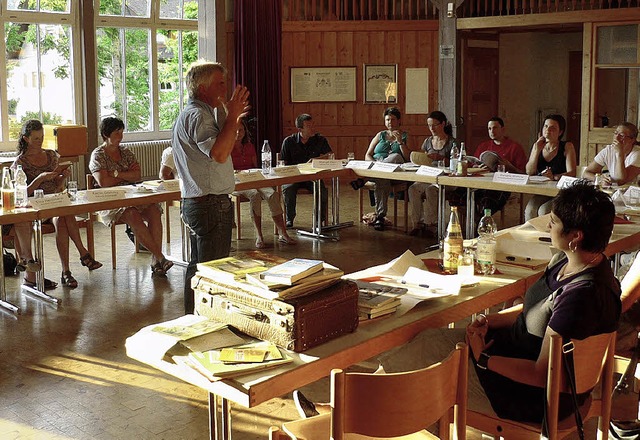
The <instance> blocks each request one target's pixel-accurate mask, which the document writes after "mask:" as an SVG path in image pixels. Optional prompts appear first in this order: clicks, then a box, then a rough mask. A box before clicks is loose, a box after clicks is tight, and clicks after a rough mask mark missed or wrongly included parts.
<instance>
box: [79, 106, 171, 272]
mask: <svg viewBox="0 0 640 440" xmlns="http://www.w3.org/2000/svg"><path fill="white" fill-rule="evenodd" d="M123 132H124V122H122V120H121V119H118V118H105V119H103V120H102V122H101V123H100V135H101V136H102V139H103V140H104V143H103V144H102V145H100V146H99V147H98V148H96V149H95V150H93V152H92V153H91V160H90V162H89V170H90V171H91V174H92V175H93V177H94V178H95V179H96V181H97V182H98V185H100V186H101V187H102V188H106V187H110V186H116V185H126V184H128V183H132V182H137V181H139V180H140V177H141V176H140V164H139V163H138V161H137V160H136V157H135V156H134V154H133V153H132V152H131V150H129V149H128V148H124V147H121V146H120V142H122V134H123ZM161 214H162V211H161V209H160V206H158V205H157V204H151V205H142V206H131V207H128V208H118V209H112V210H108V211H100V212H98V217H99V218H100V221H101V222H102V223H104V224H105V225H107V227H111V225H112V224H113V223H114V222H116V221H118V220H122V221H123V222H125V223H126V224H128V225H129V226H131V229H133V233H134V234H135V236H136V237H138V240H139V241H140V243H141V244H142V245H143V246H144V247H145V248H147V249H148V250H149V252H151V254H152V260H151V270H152V271H153V274H155V275H165V274H166V273H167V271H168V270H169V269H171V266H173V263H172V262H171V261H169V260H167V259H166V258H165V256H164V254H163V253H162V220H161V218H160V217H161ZM145 222H146V223H145Z"/></svg>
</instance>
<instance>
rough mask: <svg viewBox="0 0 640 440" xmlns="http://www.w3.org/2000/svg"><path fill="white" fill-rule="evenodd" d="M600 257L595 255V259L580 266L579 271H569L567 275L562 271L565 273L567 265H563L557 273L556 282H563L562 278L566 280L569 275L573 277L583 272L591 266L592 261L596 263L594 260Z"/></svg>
mask: <svg viewBox="0 0 640 440" xmlns="http://www.w3.org/2000/svg"><path fill="white" fill-rule="evenodd" d="M600 255H601V254H596V256H595V257H593V258H592V259H591V260H589V262H588V263H587V264H584V265H582V267H581V268H580V269H577V270H573V271H571V272H569V273H564V271H565V270H566V268H567V264H568V263H567V264H565V265H564V267H563V268H562V270H561V271H560V272H559V273H558V277H557V280H558V281H560V280H563V279H564V278H568V277H570V276H571V275H575V274H577V273H579V272H582V271H583V270H585V269H586V268H587V267H589V266H591V265H592V264H593V262H594V261H596V260H597V259H598V258H599V257H600Z"/></svg>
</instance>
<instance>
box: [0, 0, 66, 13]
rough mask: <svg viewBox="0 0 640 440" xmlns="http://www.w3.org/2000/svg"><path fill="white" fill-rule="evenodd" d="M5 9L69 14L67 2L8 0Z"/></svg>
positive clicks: (63, 0) (55, 0)
mask: <svg viewBox="0 0 640 440" xmlns="http://www.w3.org/2000/svg"><path fill="white" fill-rule="evenodd" d="M7 9H8V10H13V11H38V10H39V11H46V12H67V13H68V12H69V0H40V8H39V9H38V2H37V1H36V0H8V1H7Z"/></svg>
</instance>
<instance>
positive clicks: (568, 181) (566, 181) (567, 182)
mask: <svg viewBox="0 0 640 440" xmlns="http://www.w3.org/2000/svg"><path fill="white" fill-rule="evenodd" d="M576 180H578V178H577V177H571V176H562V177H560V180H558V185H557V187H558V189H562V188H566V187H568V186H571V185H573V183H574V182H575V181H576Z"/></svg>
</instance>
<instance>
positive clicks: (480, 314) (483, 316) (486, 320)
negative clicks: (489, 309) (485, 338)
mask: <svg viewBox="0 0 640 440" xmlns="http://www.w3.org/2000/svg"><path fill="white" fill-rule="evenodd" d="M478 318H482V320H483V321H484V323H483V324H487V325H489V318H487V315H485V314H484V313H478V314H477V315H476V321H478Z"/></svg>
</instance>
